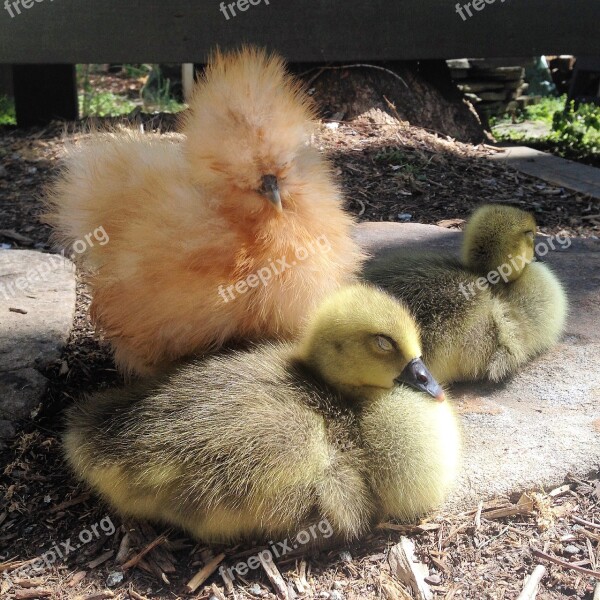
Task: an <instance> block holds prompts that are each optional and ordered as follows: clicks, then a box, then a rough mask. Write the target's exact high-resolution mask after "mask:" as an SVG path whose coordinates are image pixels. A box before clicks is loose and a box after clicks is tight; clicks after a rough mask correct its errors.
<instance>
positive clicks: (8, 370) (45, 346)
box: [0, 250, 76, 445]
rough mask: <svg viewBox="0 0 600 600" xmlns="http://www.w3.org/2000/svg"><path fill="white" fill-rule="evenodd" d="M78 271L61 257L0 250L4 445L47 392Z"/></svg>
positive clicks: (0, 424) (0, 426) (0, 431)
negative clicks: (46, 371)
mask: <svg viewBox="0 0 600 600" xmlns="http://www.w3.org/2000/svg"><path fill="white" fill-rule="evenodd" d="M75 281H76V280H75V268H74V265H73V263H71V262H70V261H69V260H66V259H65V258H63V257H62V256H58V255H55V254H43V253H41V252H34V251H31V250H1V251H0V445H1V444H2V441H3V440H6V439H8V438H9V437H11V436H12V435H13V434H14V426H13V425H12V423H13V422H14V421H16V420H17V419H21V418H23V417H27V416H28V415H29V414H30V413H31V410H32V409H33V408H35V407H36V406H37V404H38V403H39V401H40V399H41V397H42V395H43V394H44V392H45V390H46V384H47V381H46V378H45V377H44V376H43V375H42V374H41V373H40V370H43V369H44V368H45V367H46V366H47V365H48V364H50V363H52V362H53V361H55V360H56V359H58V358H59V357H60V353H61V351H62V348H63V346H64V344H65V342H66V341H67V338H68V336H69V333H70V331H71V326H72V324H73V317H74V314H75Z"/></svg>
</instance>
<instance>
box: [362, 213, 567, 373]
mask: <svg viewBox="0 0 600 600" xmlns="http://www.w3.org/2000/svg"><path fill="white" fill-rule="evenodd" d="M535 231H536V223H535V219H534V218H533V216H532V215H530V214H529V213H526V212H524V211H522V210H519V209H516V208H514V207H509V206H503V205H494V204H491V205H486V206H483V207H481V208H479V209H478V210H477V211H475V213H474V214H473V215H472V216H471V218H470V220H469V221H468V223H467V226H466V229H465V233H464V240H463V248H462V258H461V259H458V258H454V257H449V256H444V255H441V254H431V253H418V252H411V251H407V250H405V249H398V250H394V251H393V252H391V253H389V254H386V255H382V256H381V257H378V258H376V259H374V260H373V261H371V262H370V263H369V264H368V265H367V266H366V268H365V271H364V278H365V279H366V280H368V281H370V282H372V283H375V284H377V285H378V286H380V287H381V288H383V289H384V290H387V291H388V292H389V293H391V294H393V295H394V296H396V297H397V298H399V299H401V300H402V301H404V302H405V303H406V304H407V305H408V306H409V307H410V309H411V310H412V312H413V314H414V315H415V317H416V319H417V322H418V323H419V325H420V328H421V333H422V336H423V359H424V361H425V362H426V364H427V366H428V367H429V368H430V370H431V373H432V374H433V376H434V377H435V378H436V379H438V380H439V381H441V382H443V383H450V382H452V381H468V380H478V379H486V378H488V379H490V380H492V381H498V380H501V379H503V378H505V377H506V376H508V375H510V374H513V373H515V372H516V371H517V370H518V369H519V367H521V366H523V365H524V364H525V363H526V362H527V361H529V360H530V359H531V358H533V357H535V356H536V355H538V354H540V353H542V352H544V351H546V350H548V349H549V348H551V347H552V346H553V345H554V344H555V343H556V342H557V341H558V339H559V338H560V336H561V334H562V332H563V329H564V325H565V320H566V315H567V298H566V294H565V291H564V289H563V287H562V285H561V283H560V281H559V280H558V278H557V277H556V275H555V274H554V273H553V272H552V270H551V269H550V267H548V266H547V265H546V264H543V263H540V262H533V261H534V244H535V241H534V240H535Z"/></svg>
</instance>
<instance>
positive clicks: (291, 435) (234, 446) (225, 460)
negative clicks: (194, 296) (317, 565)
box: [64, 285, 459, 542]
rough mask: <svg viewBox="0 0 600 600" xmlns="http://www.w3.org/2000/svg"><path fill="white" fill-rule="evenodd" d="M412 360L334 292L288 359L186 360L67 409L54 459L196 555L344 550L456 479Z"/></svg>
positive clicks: (392, 323) (416, 360) (357, 301)
mask: <svg viewBox="0 0 600 600" xmlns="http://www.w3.org/2000/svg"><path fill="white" fill-rule="evenodd" d="M420 356H421V348H420V342H419V332H418V328H417V326H416V324H415V322H414V320H413V319H412V317H411V315H410V314H409V312H408V311H407V310H406V308H405V307H404V306H403V305H401V304H400V303H399V302H398V301H396V300H395V299H393V298H392V297H391V296H388V295H387V294H385V293H383V292H381V291H379V290H376V289H375V288H368V287H366V286H362V285H355V286H349V287H345V288H343V289H341V290H340V291H338V292H336V293H334V294H332V295H330V296H329V297H328V298H327V299H326V300H325V301H324V302H323V303H322V304H321V305H320V306H319V308H318V309H317V310H316V312H315V313H314V315H313V316H312V318H311V319H309V321H308V323H307V325H306V329H305V330H304V333H303V336H302V337H301V339H300V340H299V341H298V343H297V344H292V343H289V342H278V343H271V342H265V343H263V344H261V345H258V346H256V347H254V348H252V349H248V350H243V351H242V350H236V351H230V352H228V353H223V354H219V355H216V356H212V357H209V358H206V359H204V360H203V361H202V360H199V359H196V360H195V361H192V362H189V363H187V364H186V365H184V366H182V367H180V368H179V369H178V370H176V371H175V372H173V373H171V374H170V375H168V376H167V377H166V378H163V379H162V380H161V381H159V382H158V383H153V384H150V383H148V384H141V383H140V384H138V386H137V387H130V388H125V389H120V390H114V391H108V392H104V393H100V394H97V395H94V396H91V397H89V398H88V399H87V400H85V401H83V402H82V403H80V404H78V405H75V406H74V407H72V408H71V409H70V412H69V414H68V426H67V430H66V434H65V439H64V444H65V451H66V456H67V459H68V462H69V463H70V465H71V467H72V468H73V470H74V472H75V473H76V474H77V475H78V476H79V477H80V478H82V479H83V480H85V481H87V482H88V483H89V484H90V485H91V487H92V488H93V489H95V490H96V491H97V492H98V493H99V494H101V495H102V496H103V497H104V498H105V499H106V500H108V502H109V503H111V504H112V505H113V506H114V507H115V509H117V510H118V511H120V512H121V513H122V514H124V515H129V516H133V517H137V518H145V519H151V520H156V521H162V522H166V523H170V524H173V525H176V526H179V527H181V528H183V529H185V530H187V531H189V532H190V533H191V534H192V535H194V536H196V537H197V538H199V539H201V540H203V541H206V542H221V541H228V540H237V539H243V538H255V537H260V538H265V537H273V536H281V537H282V536H286V535H291V534H293V533H295V532H297V531H298V530H299V529H300V528H303V527H307V526H308V525H310V524H311V523H312V524H314V523H317V522H320V521H321V520H322V519H327V520H328V522H329V523H330V525H331V528H332V530H333V532H334V533H335V538H334V539H337V538H343V539H349V538H353V537H356V536H358V535H360V534H361V533H364V532H365V531H367V530H368V528H369V527H371V526H372V525H373V524H374V523H376V522H377V521H378V520H380V519H383V518H386V517H394V518H398V519H401V520H404V521H410V520H414V519H416V518H417V517H418V516H420V515H422V514H424V513H426V512H428V511H430V510H432V509H433V508H435V507H436V506H437V505H438V504H439V503H440V502H441V501H442V500H443V498H444V495H445V493H446V491H447V489H448V487H449V485H450V484H451V482H452V481H453V479H454V476H455V472H456V467H457V460H458V446H459V435H458V431H457V424H456V421H455V418H454V415H453V412H452V410H451V408H450V406H449V403H448V402H446V401H444V400H443V392H442V390H441V388H440V387H439V386H438V385H437V384H436V382H435V381H434V380H433V378H432V377H431V375H430V374H429V372H428V371H427V369H426V368H425V366H424V364H423V363H422V361H421V360H420ZM281 537H280V538H279V539H281Z"/></svg>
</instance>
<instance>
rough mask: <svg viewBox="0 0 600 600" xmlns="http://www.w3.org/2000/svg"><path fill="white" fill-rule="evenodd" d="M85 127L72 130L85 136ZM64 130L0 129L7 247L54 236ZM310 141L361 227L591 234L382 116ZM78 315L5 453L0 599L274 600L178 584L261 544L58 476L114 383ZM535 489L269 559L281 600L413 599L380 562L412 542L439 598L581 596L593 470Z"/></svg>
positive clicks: (165, 124) (598, 566)
mask: <svg viewBox="0 0 600 600" xmlns="http://www.w3.org/2000/svg"><path fill="white" fill-rule="evenodd" d="M137 118H138V119H139V120H140V121H141V122H143V123H144V124H145V127H146V129H148V130H160V131H169V130H171V129H173V127H174V123H175V119H174V118H173V117H172V116H138V117H137ZM138 125H139V122H138ZM80 129H81V126H77V127H75V128H74V129H73V128H72V129H71V132H70V133H69V134H68V135H69V136H73V135H74V136H75V137H78V136H81V135H84V134H81V133H80ZM63 134H64V128H63V126H62V125H56V126H52V127H49V128H46V129H37V130H27V131H19V130H16V129H11V128H5V129H0V224H1V225H0V244H4V245H5V247H9V246H10V247H12V248H38V249H40V250H50V247H51V246H50V242H49V234H50V231H49V228H48V227H47V226H45V225H43V224H40V222H39V220H38V217H39V214H40V212H41V210H42V207H41V202H40V196H41V195H42V193H43V188H44V186H45V185H46V184H47V183H48V182H49V181H50V179H51V178H52V176H53V175H54V174H55V172H56V169H57V164H58V158H59V156H60V154H61V151H62V148H63V145H64V139H63V137H64V136H63ZM316 143H317V144H318V145H319V146H321V147H322V148H323V150H324V151H325V152H327V153H328V154H329V155H330V156H331V158H332V160H333V162H334V164H335V168H336V170H337V174H338V176H339V177H340V179H341V180H342V182H343V186H344V190H345V192H346V197H347V207H348V209H349V211H351V212H352V213H353V214H354V215H356V217H357V218H358V219H359V220H364V221H411V222H419V223H437V224H440V225H442V226H445V227H460V226H461V224H462V222H463V221H464V219H465V218H466V217H467V216H468V214H469V213H470V212H471V211H472V209H473V208H474V207H475V206H477V205H479V204H481V203H483V202H490V201H495V202H498V201H499V202H504V203H510V204H514V205H516V206H523V207H527V208H528V209H530V210H534V211H535V214H536V218H537V220H538V223H539V225H540V229H541V231H542V232H544V233H547V234H555V233H558V232H562V233H567V234H568V235H570V236H580V237H590V236H598V235H600V218H599V217H598V214H599V213H600V203H599V202H597V201H593V200H591V199H590V198H588V197H586V196H583V195H581V194H576V193H573V192H570V191H568V190H563V189H559V188H555V187H553V186H551V185H548V184H545V183H543V182H541V181H538V180H535V179H532V178H530V177H527V176H524V175H521V174H520V173H517V172H515V171H513V170H511V169H509V168H508V167H505V166H504V165H501V164H498V163H491V162H490V161H488V160H487V158H486V156H487V155H489V154H490V153H492V152H496V150H495V149H494V148H492V147H490V146H485V145H479V146H473V145H469V144H463V143H458V142H455V141H453V140H452V139H450V138H447V137H445V136H443V135H439V134H436V133H434V132H431V131H427V130H425V129H421V128H416V127H412V126H410V125H409V124H408V123H406V122H398V121H393V120H392V119H391V118H390V116H389V115H388V114H385V113H383V112H382V111H380V110H372V111H370V112H368V113H367V114H363V115H362V116H359V117H357V118H356V119H354V120H353V121H352V122H351V123H338V122H336V121H328V122H323V123H322V124H321V127H320V128H319V131H318V132H317V134H316ZM88 305H89V295H88V293H87V291H86V289H85V287H84V286H83V285H79V286H78V300H77V313H76V318H75V323H74V328H73V332H72V335H71V338H70V340H69V342H68V345H67V347H66V349H65V352H64V354H63V356H62V358H61V360H60V361H58V362H57V363H56V364H53V365H50V366H49V368H48V370H47V372H46V373H45V375H46V376H47V377H48V378H49V381H50V386H49V390H48V393H47V395H46V397H45V398H44V401H43V404H42V406H41V408H40V410H39V412H38V413H37V414H36V415H33V416H32V418H31V420H29V421H28V422H25V423H23V430H22V433H21V434H20V435H19V436H18V437H17V438H16V439H15V440H14V443H12V445H11V446H10V448H9V449H8V450H7V451H6V452H5V453H4V455H2V456H1V457H0V461H1V463H2V465H6V467H5V468H4V470H3V472H2V473H1V475H0V598H2V599H4V598H6V599H13V598H14V599H16V600H18V599H24V598H57V599H72V598H79V599H87V600H96V599H97V600H100V599H102V598H113V597H114V598H123V599H132V600H139V599H140V598H164V599H166V598H173V599H174V598H187V597H193V598H202V599H208V598H216V599H217V600H219V599H221V598H223V597H229V598H240V599H242V598H258V597H262V598H275V597H276V596H275V595H274V592H273V587H272V585H271V584H270V582H269V580H268V578H267V576H266V574H265V572H264V571H263V570H261V569H257V570H256V571H251V572H250V573H249V574H248V575H247V576H246V577H241V576H238V578H237V579H236V580H235V582H234V584H233V586H232V587H231V586H227V585H226V582H224V580H223V579H222V578H221V576H220V575H219V574H218V573H215V574H213V575H212V576H210V577H209V578H208V579H207V580H206V581H205V582H203V583H202V584H201V585H200V586H199V587H198V589H197V590H196V591H195V592H194V593H189V592H187V591H186V587H185V586H186V584H187V582H188V581H190V580H191V579H192V577H193V576H194V575H195V574H196V573H197V572H198V571H199V570H200V569H202V567H203V566H205V565H206V564H207V563H210V562H211V559H212V558H214V557H217V559H218V558H220V556H221V553H223V554H224V557H223V558H222V562H221V563H219V564H221V565H225V566H232V565H233V564H235V563H236V562H238V560H239V559H240V558H241V557H248V556H249V555H252V554H255V553H257V552H258V551H259V550H260V549H261V547H259V546H253V545H243V546H235V547H231V546H228V547H211V548H208V547H206V546H204V545H202V544H198V543H196V542H194V541H193V540H191V539H189V538H187V537H185V536H184V535H183V534H182V533H181V532H179V531H173V530H165V529H164V528H160V527H156V528H153V527H151V526H149V525H147V524H139V523H130V522H127V523H124V522H122V521H121V520H120V519H119V518H118V517H117V515H115V514H114V513H112V512H111V511H110V509H109V508H107V507H106V506H104V505H102V504H101V503H100V502H99V501H98V500H97V499H96V498H95V497H93V496H91V495H90V494H89V493H88V492H87V491H86V490H85V489H84V488H83V487H82V486H80V485H79V484H78V483H77V482H76V481H75V480H74V479H73V478H72V477H71V476H70V474H69V473H68V472H67V470H66V468H65V465H64V464H63V460H62V457H61V451H60V442H59V436H60V430H61V412H62V409H63V408H64V407H65V406H67V405H68V404H69V403H71V402H72V401H73V400H74V399H75V398H77V397H79V396H80V395H81V394H82V393H85V392H89V391H92V390H96V389H99V388H102V387H107V386H110V385H114V384H116V383H118V382H119V381H120V379H119V376H118V375H117V373H116V371H115V369H114V365H113V363H112V360H111V357H110V353H109V351H108V348H107V345H106V344H105V343H104V342H103V341H102V338H101V335H99V334H97V333H96V332H94V329H93V327H92V325H91V323H90V321H89V318H88V314H87V308H88ZM536 492H537V493H536V494H532V496H531V498H525V499H523V498H522V499H521V502H520V503H519V504H517V500H518V499H517V498H496V499H494V500H492V501H490V502H485V503H482V504H480V505H479V506H473V507H472V510H470V511H466V512H464V513H461V514H447V513H441V514H438V515H434V516H432V517H431V519H429V520H428V522H426V523H424V524H421V525H418V526H414V527H402V526H398V525H395V524H387V525H384V526H383V527H381V528H380V529H378V530H377V531H375V532H374V533H373V534H372V535H371V536H368V537H367V538H366V539H364V540H361V542H360V543H357V544H353V545H351V546H350V547H347V548H336V549H333V550H329V551H321V552H316V551H307V552H305V553H304V554H298V553H296V554H294V553H291V554H287V555H285V556H283V557H281V558H280V559H278V560H276V564H277V567H278V568H279V570H280V571H281V573H282V575H283V577H284V578H285V579H286V581H287V582H289V590H290V591H289V592H288V594H289V597H290V598H291V597H298V598H324V599H327V598H330V599H331V600H342V599H347V600H352V599H357V600H358V599H370V598H385V599H389V600H396V599H400V600H402V599H409V598H414V597H415V595H414V592H413V591H412V590H410V589H409V587H410V586H408V585H406V584H404V583H402V582H401V581H400V580H399V578H398V576H397V573H395V572H394V569H393V568H392V566H391V565H390V561H389V560H388V558H389V553H390V548H392V547H393V546H394V545H395V544H397V543H398V542H399V541H400V539H401V537H402V536H408V537H409V538H411V539H412V540H413V542H414V543H415V545H416V555H417V557H418V559H419V560H420V561H421V562H422V563H424V564H425V565H427V567H428V569H429V576H428V579H427V583H428V585H429V586H430V589H431V591H432V594H433V596H432V597H433V598H435V599H442V598H444V599H447V600H450V599H452V598H457V599H460V598H463V599H469V600H470V599H472V600H479V599H481V600H484V599H490V600H492V599H493V600H502V599H507V600H508V599H510V600H512V599H514V598H516V597H517V595H518V593H519V592H520V590H521V588H522V586H523V581H524V579H525V577H526V576H527V575H528V574H530V573H531V572H532V571H533V569H534V567H535V566H536V565H537V564H543V565H545V566H546V567H547V568H548V574H547V575H546V576H545V577H544V580H543V583H542V585H541V588H540V591H539V594H538V598H540V599H542V600H550V599H553V600H554V599H559V598H578V599H582V600H592V597H593V593H594V585H595V584H596V582H597V580H598V577H599V575H598V571H599V570H600V472H599V473H597V474H596V475H591V476H590V479H589V480H588V481H581V480H575V479H572V480H569V481H567V482H566V485H565V486H563V487H562V488H559V489H557V490H537V491H536ZM482 500H487V499H485V498H482ZM68 542H69V543H68ZM71 546H72V549H71ZM76 546H77V547H76ZM57 548H58V549H61V548H62V549H63V551H64V552H63V554H64V556H63V557H60V556H59V555H58V553H57ZM49 551H52V552H53V553H54V558H52V554H49ZM537 551H539V552H541V553H542V555H539V554H536V552H537ZM42 555H44V556H45V558H46V564H45V565H42V567H41V568H36V567H38V566H39V564H40V562H41V561H38V562H37V563H36V562H33V561H34V560H35V559H36V558H37V557H41V556H42ZM548 556H549V557H551V558H554V559H558V560H559V561H562V564H556V563H555V562H551V561H550V560H549V559H548V558H547V557H548ZM593 572H595V573H596V578H594V576H593Z"/></svg>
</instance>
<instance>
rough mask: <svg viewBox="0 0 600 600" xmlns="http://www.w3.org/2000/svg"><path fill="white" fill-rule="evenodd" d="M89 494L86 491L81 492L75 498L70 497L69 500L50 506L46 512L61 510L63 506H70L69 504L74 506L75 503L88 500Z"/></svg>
mask: <svg viewBox="0 0 600 600" xmlns="http://www.w3.org/2000/svg"><path fill="white" fill-rule="evenodd" d="M90 496H91V494H90V493H88V492H86V493H85V494H81V496H77V498H71V500H66V501H65V502H61V503H60V504H57V505H56V506H54V507H53V508H51V509H50V510H49V511H48V512H50V513H57V512H59V511H61V510H64V509H65V508H71V506H75V505H76V504H81V503H82V502H85V501H86V500H89V498H90Z"/></svg>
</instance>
